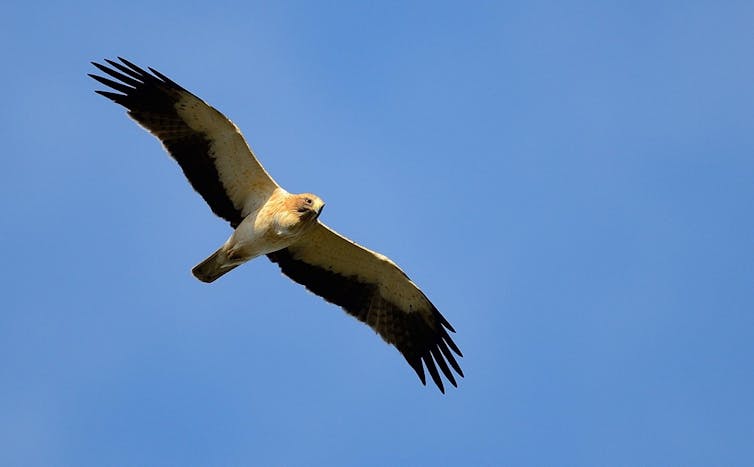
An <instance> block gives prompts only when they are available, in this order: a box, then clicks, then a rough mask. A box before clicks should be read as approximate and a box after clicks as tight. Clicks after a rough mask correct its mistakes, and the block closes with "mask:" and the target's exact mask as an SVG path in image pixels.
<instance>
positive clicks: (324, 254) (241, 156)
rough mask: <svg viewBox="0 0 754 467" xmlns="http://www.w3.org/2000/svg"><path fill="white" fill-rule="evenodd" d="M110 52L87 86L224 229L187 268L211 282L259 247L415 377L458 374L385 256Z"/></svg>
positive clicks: (189, 99) (221, 120)
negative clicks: (119, 110) (133, 127)
mask: <svg viewBox="0 0 754 467" xmlns="http://www.w3.org/2000/svg"><path fill="white" fill-rule="evenodd" d="M119 60H120V62H118V61H115V60H105V62H106V63H107V65H109V66H107V65H103V64H100V63H95V62H92V64H93V65H94V66H95V67H96V68H97V69H99V70H100V71H101V72H103V73H105V74H106V75H107V76H109V78H108V77H104V76H98V75H94V74H89V76H91V77H92V78H94V79H95V80H97V81H98V82H100V83H101V84H103V85H105V86H108V87H109V88H111V90H108V91H100V90H98V91H95V92H96V93H98V94H101V95H102V96H105V97H106V98H108V99H110V100H112V101H114V102H115V103H117V104H120V105H122V106H123V107H125V108H126V109H127V110H128V115H129V116H130V117H131V118H133V119H134V120H135V121H136V122H137V123H138V124H139V125H141V126H142V127H144V128H145V129H146V130H147V131H149V132H150V133H152V134H153V135H154V136H156V137H157V138H158V139H159V140H160V141H161V142H162V144H163V146H164V147H165V149H166V150H167V151H168V153H169V154H170V155H171V156H172V157H173V159H175V161H176V162H177V163H178V165H179V166H180V167H181V169H182V170H183V173H184V175H185V176H186V178H187V179H188V181H189V183H191V186H192V187H193V188H194V189H195V190H196V191H197V192H198V193H199V194H200V195H201V196H202V198H204V200H205V201H206V202H207V204H209V207H210V209H212V211H213V212H214V213H215V214H216V215H218V216H219V217H221V218H223V219H225V220H226V221H228V222H230V225H231V227H232V228H233V229H234V230H233V233H232V234H231V235H230V237H229V238H228V240H227V241H226V242H225V243H224V244H223V245H222V246H221V247H220V248H218V250H217V251H215V252H214V253H213V254H211V255H210V256H209V257H208V258H207V259H205V260H204V261H202V262H201V263H199V264H198V265H197V266H196V267H194V268H193V270H192V272H193V274H194V276H196V277H197V278H198V279H199V280H201V281H203V282H213V281H214V280H216V279H217V278H219V277H221V276H222V275H224V274H226V273H228V272H229V271H231V270H232V269H233V268H235V267H237V266H239V265H241V264H243V263H245V262H246V261H249V260H251V259H253V258H256V257H257V256H261V255H266V256H267V258H269V259H270V261H272V262H273V263H276V264H277V265H278V266H279V267H280V269H281V270H282V272H283V274H285V275H286V276H288V277H290V278H291V279H292V280H293V281H295V282H297V283H299V284H301V285H303V286H304V287H306V288H307V289H308V290H309V291H311V292H313V293H315V294H317V295H319V296H320V297H322V298H324V299H325V300H327V301H328V302H331V303H334V304H336V305H338V306H340V307H341V308H343V309H344V310H345V311H346V312H347V313H349V314H350V315H352V316H354V317H356V318H357V319H358V320H360V321H362V322H364V323H366V324H367V325H369V326H371V327H372V329H374V330H375V332H377V334H379V335H380V336H381V337H382V338H383V339H384V340H385V341H386V342H387V343H389V344H392V345H394V346H395V347H396V348H397V349H398V351H399V352H400V353H401V354H402V355H403V357H404V358H405V359H406V361H407V362H408V364H409V365H411V368H413V369H414V371H415V372H416V374H417V375H418V376H419V379H420V380H421V382H422V384H424V385H426V378H425V375H424V367H426V369H427V371H428V372H429V374H430V376H431V377H432V380H433V381H434V382H435V384H436V385H437V387H438V388H439V389H440V391H442V392H443V393H444V392H445V389H444V387H443V381H442V379H441V377H440V373H439V372H438V367H439V369H440V371H442V374H443V375H445V377H446V378H447V380H448V381H450V383H451V384H452V385H453V386H457V384H456V380H455V377H454V376H453V372H452V371H451V368H452V369H453V370H454V371H455V372H456V373H457V374H458V375H459V376H463V372H462V371H461V367H460V366H459V365H458V362H457V361H456V359H455V357H454V356H453V352H455V354H457V355H458V356H462V354H461V351H460V350H459V349H458V346H456V344H455V343H454V342H453V340H452V339H451V337H450V335H449V334H448V331H451V332H455V330H454V329H453V327H452V326H451V325H450V323H449V322H448V321H447V320H446V319H445V318H444V317H443V315H441V314H440V312H439V311H438V310H437V308H435V306H434V305H433V304H432V302H430V301H429V299H428V298H427V296H426V295H425V294H424V293H423V292H422V291H421V290H420V289H419V288H418V287H417V286H416V284H414V282H412V281H411V279H409V277H408V276H407V275H406V274H405V273H404V272H403V271H402V270H401V269H400V268H399V267H398V266H397V265H396V264H395V263H394V262H392V261H391V260H390V259H389V258H387V257H386V256H384V255H381V254H379V253H377V252H374V251H371V250H369V249H367V248H365V247H363V246H361V245H358V244H356V243H355V242H353V241H351V240H349V239H347V238H346V237H344V236H342V235H340V234H338V233H337V232H335V231H334V230H332V229H330V228H329V227H327V226H326V225H325V224H323V223H322V222H321V221H320V219H319V218H320V214H322V209H323V207H324V206H325V203H324V201H322V199H321V198H319V197H318V196H316V195H314V194H311V193H301V194H292V193H289V192H287V191H286V190H284V189H283V188H282V187H280V185H278V184H277V183H276V182H275V181H274V180H273V179H272V177H270V175H269V174H268V173H267V172H266V171H265V169H264V168H263V167H262V165H261V164H260V163H259V161H258V160H257V158H256V156H255V155H254V153H253V152H252V150H251V148H250V147H249V145H248V144H247V143H246V140H245V139H244V137H243V135H242V134H241V131H240V130H239V129H238V127H236V125H235V124H233V122H231V121H230V120H229V119H228V118H227V117H226V116H225V115H223V114H222V113H220V112H219V111H218V110H216V109H215V108H214V107H212V106H210V105H209V104H207V103H206V102H204V101H203V100H202V99H200V98H199V97H197V96H195V95H194V94H192V93H191V92H189V91H187V90H186V89H184V88H183V87H181V86H180V85H178V84H177V83H176V82H175V81H173V80H171V79H170V78H168V77H167V76H165V75H163V74H162V73H160V72H158V71H157V70H155V69H153V68H148V70H149V71H146V70H144V69H142V68H140V67H138V66H136V65H134V64H133V63H131V62H130V61H128V60H126V59H123V58H120V57H119ZM111 78H112V79H111ZM112 91H116V92H112Z"/></svg>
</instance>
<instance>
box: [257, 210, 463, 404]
mask: <svg viewBox="0 0 754 467" xmlns="http://www.w3.org/2000/svg"><path fill="white" fill-rule="evenodd" d="M267 257H268V258H269V259H270V260H271V261H272V262H274V263H277V264H278V266H280V269H281V270H282V271H283V273H284V274H285V275H287V276H288V277H290V278H291V279H293V280H294V281H296V282H298V283H299V284H302V285H304V286H305V287H306V288H307V289H309V290H310V291H311V292H314V293H315V294H317V295H319V296H320V297H322V298H324V299H325V300H327V301H329V302H332V303H334V304H336V305H339V306H341V307H342V308H343V309H344V310H345V311H347V312H348V313H349V314H351V315H352V316H354V317H356V318H357V319H359V320H360V321H362V322H364V323H366V324H368V325H369V326H371V327H372V329H374V330H375V331H376V332H377V333H378V334H379V335H380V336H381V337H382V338H383V339H384V340H385V341H387V342H388V343H389V344H393V345H394V346H395V347H396V348H397V349H398V350H399V351H400V352H401V353H402V354H403V356H404V357H405V358H406V360H407V361H408V363H409V365H411V367H412V368H413V369H414V371H416V374H417V375H419V379H421V381H422V383H423V384H426V380H425V376H424V369H423V367H422V362H424V365H425V366H426V367H427V371H428V372H429V374H430V376H432V379H433V380H434V382H435V384H437V387H438V388H440V390H441V391H443V392H445V391H444V388H443V384H442V380H441V379H440V375H439V373H438V371H437V367H438V366H439V367H440V370H441V371H442V373H443V374H444V375H445V377H446V378H447V379H448V381H450V382H451V384H453V386H456V381H455V378H454V377H453V373H452V372H451V371H450V368H449V367H448V364H450V366H451V367H453V369H454V370H455V371H456V373H458V374H459V375H460V376H463V372H462V371H461V368H460V366H459V365H458V363H457V362H456V359H455V358H454V357H453V354H452V353H451V350H452V351H453V352H455V353H456V354H457V355H459V356H462V355H461V351H460V350H459V349H458V347H457V346H456V344H455V343H454V342H453V340H452V339H451V338H450V335H449V334H448V331H452V332H455V330H454V329H453V327H452V326H451V325H450V323H448V321H447V320H446V319H445V318H444V317H443V316H442V315H441V314H440V312H439V311H438V310H437V308H435V306H434V305H432V303H431V302H430V301H429V299H427V297H426V295H424V293H423V292H422V291H421V290H419V288H418V287H417V286H416V285H415V284H414V283H413V282H411V280H410V279H409V278H408V276H406V274H405V273H404V272H403V271H402V270H401V269H400V268H399V267H398V266H396V265H395V263H393V262H392V261H391V260H390V259H389V258H387V257H385V256H383V255H381V254H379V253H375V252H373V251H370V250H368V249H366V248H364V247H362V246H360V245H358V244H356V243H354V242H352V241H351V240H349V239H347V238H345V237H343V236H341V235H340V234H338V233H337V232H334V231H333V230H331V229H330V228H328V227H327V226H325V225H324V224H321V223H317V225H316V226H315V227H313V228H312V230H311V231H309V232H307V233H306V234H305V235H304V236H303V237H302V238H301V239H300V240H298V241H297V242H296V243H294V244H293V245H291V246H289V247H288V248H285V249H282V250H279V251H276V252H274V253H270V254H268V255H267ZM435 364H436V365H435Z"/></svg>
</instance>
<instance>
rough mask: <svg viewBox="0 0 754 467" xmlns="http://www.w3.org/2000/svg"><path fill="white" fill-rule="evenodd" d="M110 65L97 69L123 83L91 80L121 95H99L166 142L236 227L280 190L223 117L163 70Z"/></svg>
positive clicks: (212, 203)
mask: <svg viewBox="0 0 754 467" xmlns="http://www.w3.org/2000/svg"><path fill="white" fill-rule="evenodd" d="M105 61H106V62H107V63H108V64H109V65H110V67H108V66H105V65H101V64H99V63H93V65H94V66H95V67H97V68H98V69H99V70H100V71H102V72H104V73H106V74H107V75H109V76H110V77H111V78H115V79H116V80H117V81H115V80H113V79H110V78H106V77H102V76H97V75H93V74H90V75H89V76H91V77H92V78H94V79H95V80H97V81H98V82H100V83H102V84H104V85H105V86H108V87H110V88H112V89H113V90H115V91H118V93H115V92H110V91H95V92H96V93H98V94H101V95H103V96H105V97H107V98H108V99H110V100H112V101H114V102H116V103H117V104H120V105H122V106H123V107H125V108H126V109H127V110H128V114H129V115H130V116H131V117H132V118H133V119H134V120H136V121H137V122H138V123H139V124H140V125H142V126H143V127H144V128H146V129H147V130H148V131H150V132H151V133H152V134H154V135H155V136H156V137H157V138H159V139H160V140H161V141H162V143H163V145H164V146H165V148H166V149H167V151H168V152H169V153H170V155H171V156H172V157H173V158H174V159H175V160H176V162H178V164H179V165H180V167H181V169H183V173H184V174H185V175H186V178H188V180H189V182H190V183H191V186H192V187H194V189H195V190H196V191H197V192H199V194H200V195H201V196H202V197H203V198H204V200H205V201H206V202H207V204H209V206H210V208H211V209H212V211H213V212H214V213H215V214H217V215H218V216H220V217H222V218H223V219H225V220H227V221H228V222H230V223H231V225H232V226H233V227H236V226H237V225H238V224H239V223H240V222H241V221H242V220H243V217H244V216H245V215H246V214H248V213H249V212H250V211H252V210H253V209H255V208H256V207H257V206H259V205H260V204H262V203H263V202H264V201H265V200H266V199H267V197H268V196H269V194H270V193H271V192H272V191H273V190H274V189H275V188H276V187H277V184H275V182H274V181H273V180H272V178H271V177H270V176H269V175H268V174H267V173H266V172H265V170H264V168H263V167H262V166H261V165H260V164H259V162H258V161H257V160H256V158H255V157H254V154H253V153H252V151H251V149H250V148H249V147H248V145H247V144H246V141H245V140H244V139H243V136H242V135H241V133H240V131H238V128H236V126H235V125H234V124H233V123H232V122H231V121H230V120H228V119H227V117H225V116H224V115H223V114H222V113H220V112H219V111H217V110H216V109H214V108H213V107H211V106H210V105H209V104H207V103H206V102H204V101H202V100H201V99H200V98H198V97H197V96H195V95H194V94H192V93H190V92H189V91H187V90H186V89H184V88H183V87H181V86H180V85H178V84H177V83H175V82H174V81H172V80H171V79H170V78H168V77H167V76H165V75H163V74H162V73H160V72H158V71H157V70H154V69H152V68H150V69H149V70H150V71H151V73H149V72H147V71H145V70H143V69H142V68H140V67H138V66H136V65H134V64H133V63H131V62H129V61H128V60H125V59H123V58H120V61H121V62H122V63H118V62H116V61H113V60H105ZM119 93H120V94H119Z"/></svg>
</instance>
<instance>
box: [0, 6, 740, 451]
mask: <svg viewBox="0 0 754 467" xmlns="http://www.w3.org/2000/svg"><path fill="white" fill-rule="evenodd" d="M343 3H346V2H266V3H260V2H243V3H242V2H238V3H235V2H224V1H219V2H213V3H211V4H210V3H207V4H205V5H199V4H193V5H191V4H187V3H185V2H177V1H168V2H162V3H160V4H159V5H154V4H153V2H146V1H143V0H136V1H133V2H129V3H128V4H124V3H123V2H84V1H76V0H73V1H72V2H69V3H65V4H64V3H58V4H50V5H47V6H44V7H41V6H40V5H38V4H35V3H33V2H12V3H11V4H10V5H9V6H7V7H6V8H5V10H6V11H5V12H4V14H3V15H2V17H0V40H1V42H0V43H2V44H4V45H3V46H2V49H0V50H2V52H0V53H1V55H2V58H3V63H4V65H5V66H4V71H3V73H2V74H0V85H1V86H2V89H3V90H4V104H3V105H2V108H0V128H2V132H3V139H4V142H5V144H4V148H3V156H2V164H3V170H2V171H0V195H1V196H0V208H1V210H2V213H3V215H2V216H1V217H0V240H2V243H1V244H2V254H3V260H4V262H5V267H4V268H2V269H0V284H2V285H0V290H1V291H2V296H3V299H2V303H3V306H2V312H1V313H0V439H2V440H3V441H2V445H3V447H2V449H0V465H8V466H10V465H26V466H36V465H39V466H49V465H55V466H102V465H110V466H131V465H182V466H192V465H196V466H202V465H239V466H241V465H327V466H337V465H374V466H383V465H516V466H528V465H578V466H591V465H594V466H604V465H611V466H621V465H625V466H635V465H657V466H667V465H686V466H690V465H741V466H744V465H752V464H754V443H752V440H753V439H754V396H752V395H753V394H754V372H753V371H752V369H753V368H752V366H753V364H752V362H754V292H753V291H754V28H753V27H752V24H754V4H752V3H751V2H736V1H731V2H712V1H691V2H674V1H664V2H662V1H661V2H642V1H639V2H622V4H613V3H610V4H608V3H609V2H608V3H606V2H596V1H593V2H589V1H575V2H554V1H532V2H474V3H461V2H458V3H449V2H410V3H408V2H347V4H343ZM210 5H211V6H210ZM119 55H120V56H123V57H126V58H128V59H129V60H132V61H134V62H135V63H136V64H138V65H141V66H151V67H154V68H156V69H158V70H160V71H161V72H162V73H165V74H167V75H168V76H170V77H171V78H173V79H174V80H175V81H177V82H178V83H180V84H181V85H183V86H184V87H186V88H187V89H189V90H191V91H192V92H194V93H195V94H197V95H199V96H200V97H202V98H203V99H205V100H206V101H208V102H209V103H210V104H212V105H213V106H215V107H217V108H218V109H220V110H221V111H222V112H224V113H225V114H226V115H228V116H229V117H230V118H231V119H232V120H233V121H234V122H235V123H236V124H237V125H238V126H239V127H240V128H241V129H242V131H243V132H244V134H245V136H246V138H247V140H248V141H249V142H250V144H251V146H252V147H253V148H254V150H255V152H256V153H257V155H258V157H259V159H260V161H261V162H262V164H264V166H265V167H266V168H267V170H268V171H269V172H270V173H271V174H272V176H273V177H274V178H275V179H276V180H277V181H278V182H279V183H280V184H281V185H283V186H284V187H285V188H286V189H288V190H290V191H296V192H300V191H311V192H314V193H317V194H318V195H319V196H321V197H322V198H323V199H324V200H325V201H326V202H327V209H326V210H325V211H324V214H323V219H322V220H323V221H324V222H325V223H327V224H328V225H331V226H332V227H333V228H335V229H336V230H338V231H339V232H341V233H343V234H345V235H347V236H349V237H350V238H352V239H354V240H355V241H357V242H359V243H361V244H364V245H366V246H368V247H370V248H372V249H374V250H377V251H379V252H381V253H383V254H385V255H387V256H389V257H391V258H392V259H393V260H395V261H396V262H397V263H398V264H399V265H401V267H402V268H403V269H404V270H405V271H406V272H407V273H408V275H409V276H411V278H412V279H413V280H414V281H415V282H416V283H417V284H419V285H420V287H422V289H423V290H424V291H425V292H426V294H427V295H428V296H429V297H430V298H431V299H432V301H433V302H434V303H435V305H436V306H437V307H438V308H439V309H440V311H441V312H442V313H443V314H444V315H445V316H446V317H447V319H448V320H449V321H450V322H451V323H452V324H453V326H454V327H455V328H456V330H457V331H458V332H457V334H455V335H454V340H455V342H456V343H457V344H458V345H459V347H460V348H461V350H462V351H463V352H464V355H465V357H464V358H463V359H461V360H460V363H461V366H462V367H463V369H464V372H465V373H466V378H465V379H462V380H461V381H460V385H459V386H460V387H459V388H458V389H455V388H449V390H448V391H447V394H446V395H444V396H443V395H442V394H440V393H439V391H437V390H436V389H435V388H434V387H431V386H428V387H422V386H421V384H420V383H419V381H418V379H417V378H416V375H415V374H414V373H413V371H412V370H411V368H410V367H409V366H408V365H407V364H406V363H405V361H404V360H403V358H402V357H401V356H400V355H399V354H398V352H397V351H395V349H393V348H392V347H389V346H387V345H385V344H384V343H383V342H382V341H381V340H380V339H379V337H378V336H376V335H375V334H374V332H373V331H371V330H370V329H369V328H367V327H366V326H364V325H362V324H360V323H358V322H357V321H356V320H354V319H353V318H351V317H349V316H347V315H346V314H345V313H344V312H342V311H341V310H339V309H337V308H336V307H334V306H332V305H329V304H327V303H325V302H324V301H322V300H321V299H319V298H318V297H316V296H314V295H312V294H309V293H308V292H306V291H305V290H304V289H303V288H301V287H300V286H297V285H296V284H294V283H293V282H291V281H290V280H288V279H287V278H285V277H283V276H282V275H281V274H280V273H279V272H278V270H277V267H276V266H275V265H273V264H271V263H270V262H269V261H267V260H266V259H264V258H260V259H258V260H255V261H253V262H250V263H249V264H246V265H244V266H242V267H240V268H238V269H236V270H235V271H233V273H232V274H229V275H227V276H226V277H223V278H222V279H221V280H219V281H217V282H216V283H214V284H211V285H207V284H203V283H201V282H199V281H197V280H196V279H194V278H193V277H192V276H191V273H190V269H191V267H193V266H194V265H195V264H196V263H197V262H199V261H200V260H202V259H203V258H205V257H206V256H207V255H208V254H210V253H211V252H213V251H214V250H215V249H216V248H217V247H218V246H219V245H220V244H222V242H224V241H225V239H226V238H227V237H228V235H230V228H229V227H228V226H227V224H226V223H225V222H224V221H222V220H221V219H219V218H216V217H215V216H213V214H212V213H211V212H210V210H209V208H208V207H207V206H206V205H205V204H204V202H203V200H202V199H201V197H200V196H199V195H197V194H196V193H194V192H193V191H192V189H191V187H190V186H189V184H188V183H187V182H186V181H185V179H184V177H183V175H182V174H181V172H180V170H179V168H178V166H177V165H176V164H175V163H174V162H173V161H172V160H171V159H170V158H169V157H168V156H167V155H166V154H165V153H164V151H163V150H162V148H161V147H160V145H159V143H158V141H157V140H156V139H154V138H153V137H152V136H150V135H149V134H147V133H146V132H145V131H143V130H142V129H140V128H139V127H137V125H136V124H135V123H133V122H132V121H130V120H129V119H128V118H127V117H126V115H125V113H124V110H123V109H122V108H120V107H118V106H116V105H114V104H113V103H111V102H109V101H107V100H106V99H103V98H102V97H100V96H97V95H96V94H94V92H93V91H94V90H95V89H101V88H102V87H101V86H99V85H98V84H97V83H95V82H94V81H93V80H91V79H89V78H88V77H87V76H86V73H90V72H93V71H94V68H93V67H92V66H91V65H90V64H89V62H90V61H92V60H96V61H101V60H102V59H104V58H114V57H116V56H119Z"/></svg>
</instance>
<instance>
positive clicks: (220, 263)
mask: <svg viewBox="0 0 754 467" xmlns="http://www.w3.org/2000/svg"><path fill="white" fill-rule="evenodd" d="M240 264H241V263H233V262H231V261H230V260H229V259H228V255H227V254H226V253H225V252H224V251H223V249H222V247H221V248H220V249H219V250H217V251H216V252H214V253H212V255H211V256H210V257H209V258H207V259H205V260H204V261H202V262H201V263H199V264H197V265H196V266H194V269H192V270H191V272H192V273H194V276H195V277H196V278H197V279H199V280H200V281H202V282H207V283H209V282H214V281H215V280H216V279H217V278H219V277H220V276H222V275H223V274H225V273H227V272H230V271H232V270H233V269H234V268H235V267H236V266H238V265H240Z"/></svg>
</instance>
